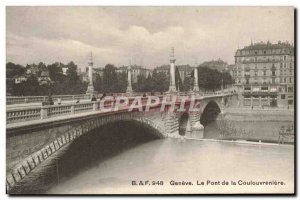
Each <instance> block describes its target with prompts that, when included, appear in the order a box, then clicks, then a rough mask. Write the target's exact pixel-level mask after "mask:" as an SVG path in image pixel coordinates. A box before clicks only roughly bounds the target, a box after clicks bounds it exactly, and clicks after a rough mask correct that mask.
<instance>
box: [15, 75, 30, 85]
mask: <svg viewBox="0 0 300 200" xmlns="http://www.w3.org/2000/svg"><path fill="white" fill-rule="evenodd" d="M26 81H27V77H26V76H24V75H21V76H15V77H14V82H15V84H20V83H23V82H26Z"/></svg>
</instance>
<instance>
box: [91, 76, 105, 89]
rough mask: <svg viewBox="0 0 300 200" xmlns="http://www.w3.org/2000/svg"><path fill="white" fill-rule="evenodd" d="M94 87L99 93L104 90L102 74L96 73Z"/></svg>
mask: <svg viewBox="0 0 300 200" xmlns="http://www.w3.org/2000/svg"><path fill="white" fill-rule="evenodd" d="M93 84H94V88H95V90H96V91H97V92H98V93H101V92H102V91H103V85H102V84H103V80H102V78H101V76H100V75H99V74H98V73H97V74H95V79H94V83H93Z"/></svg>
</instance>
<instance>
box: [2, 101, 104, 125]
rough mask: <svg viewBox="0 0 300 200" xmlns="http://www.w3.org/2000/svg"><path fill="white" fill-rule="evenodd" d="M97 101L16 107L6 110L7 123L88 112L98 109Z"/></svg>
mask: <svg viewBox="0 0 300 200" xmlns="http://www.w3.org/2000/svg"><path fill="white" fill-rule="evenodd" d="M96 104H97V102H87V103H76V104H64V105H52V106H41V107H31V108H16V109H10V110H7V111H6V122H7V124H11V123H16V122H25V121H32V120H39V119H47V118H52V117H57V116H64V115H72V114H77V113H83V112H90V111H93V110H96V109H98V105H96Z"/></svg>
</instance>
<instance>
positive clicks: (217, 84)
mask: <svg viewBox="0 0 300 200" xmlns="http://www.w3.org/2000/svg"><path fill="white" fill-rule="evenodd" d="M198 77H199V87H200V88H201V89H202V90H204V91H207V90H210V91H215V90H220V89H221V88H222V79H223V86H224V88H225V86H226V85H230V84H232V83H233V79H232V77H231V75H230V74H229V72H223V73H222V72H220V71H218V70H216V69H211V68H208V67H198Z"/></svg>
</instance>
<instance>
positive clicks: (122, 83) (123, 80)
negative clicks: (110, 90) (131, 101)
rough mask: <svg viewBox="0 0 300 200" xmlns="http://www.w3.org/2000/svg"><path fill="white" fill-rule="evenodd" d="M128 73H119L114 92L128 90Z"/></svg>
mask: <svg viewBox="0 0 300 200" xmlns="http://www.w3.org/2000/svg"><path fill="white" fill-rule="evenodd" d="M127 82H128V81H127V73H126V72H122V73H117V79H116V82H115V83H116V84H115V88H114V92H126V89H127Z"/></svg>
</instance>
